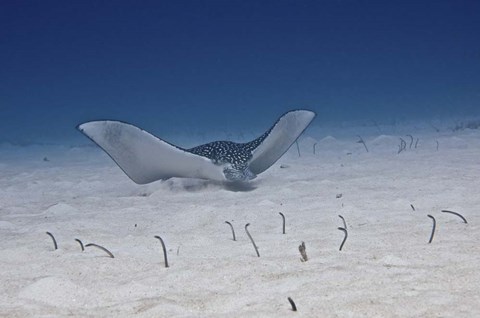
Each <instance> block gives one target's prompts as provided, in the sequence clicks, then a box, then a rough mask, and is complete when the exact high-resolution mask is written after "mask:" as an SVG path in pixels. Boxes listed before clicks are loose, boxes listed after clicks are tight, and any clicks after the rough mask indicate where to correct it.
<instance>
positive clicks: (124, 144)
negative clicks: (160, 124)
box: [78, 121, 226, 184]
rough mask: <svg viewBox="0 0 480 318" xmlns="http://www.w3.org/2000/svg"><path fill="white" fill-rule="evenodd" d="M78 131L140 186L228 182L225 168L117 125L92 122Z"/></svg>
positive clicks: (135, 130) (131, 126)
mask: <svg viewBox="0 0 480 318" xmlns="http://www.w3.org/2000/svg"><path fill="white" fill-rule="evenodd" d="M78 129H79V130H80V131H81V132H83V133H84V134H85V135H87V136H88V137H89V138H90V139H92V140H93V141H94V142H95V143H96V144H97V145H99V146H100V147H101V148H102V149H103V150H104V151H105V152H106V153H107V154H108V155H109V156H110V157H111V158H112V159H113V160H114V161H115V162H116V163H117V164H118V165H119V166H120V168H121V169H122V170H123V171H124V172H125V173H126V174H127V175H128V176H129V177H130V179H132V180H133V181H134V182H136V183H138V184H145V183H150V182H153V181H156V180H160V179H169V178H172V177H184V178H200V179H210V180H218V181H225V180H226V179H225V176H224V174H223V167H222V166H221V165H215V164H213V163H212V161H211V160H209V159H208V158H205V157H202V156H198V155H195V154H192V153H189V152H186V151H184V150H182V149H179V148H177V147H175V146H173V145H171V144H169V143H167V142H165V141H163V140H161V139H159V138H157V137H155V136H153V135H151V134H149V133H148V132H146V131H144V130H142V129H140V128H138V127H135V126H133V125H130V124H126V123H122V122H118V121H92V122H88V123H84V124H82V125H79V126H78Z"/></svg>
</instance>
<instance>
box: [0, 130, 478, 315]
mask: <svg viewBox="0 0 480 318" xmlns="http://www.w3.org/2000/svg"><path fill="white" fill-rule="evenodd" d="M427 126H428V125H427ZM427 126H425V127H426V128H425V129H419V128H416V127H414V126H412V127H404V128H403V129H396V130H395V131H393V132H392V130H390V132H389V133H383V134H382V133H381V131H380V129H378V130H379V131H378V132H376V133H375V130H372V131H370V133H366V135H365V136H364V137H363V138H364V140H365V142H366V144H367V146H368V148H369V152H368V153H367V152H366V151H365V148H364V147H363V145H362V144H360V143H357V142H356V141H357V139H358V138H357V137H356V133H355V130H354V129H352V130H351V134H350V135H349V133H348V132H347V133H344V134H343V136H344V137H341V138H335V137H332V136H335V134H331V136H328V137H325V136H326V135H323V136H322V134H321V132H319V131H315V129H310V130H309V131H307V132H306V133H305V135H304V136H302V137H301V139H300V141H299V145H300V150H301V157H299V156H298V153H297V148H296V147H295V145H294V146H293V147H292V148H291V149H290V150H289V152H288V153H287V154H285V156H284V157H282V158H281V159H280V160H279V161H278V162H277V163H276V164H275V165H274V166H272V167H271V168H270V169H269V170H267V171H266V172H265V173H263V174H261V175H260V176H259V177H258V178H257V179H255V180H254V181H253V182H251V183H249V184H247V185H224V184H219V183H215V182H209V181H203V180H193V179H171V180H167V181H163V182H155V183H152V184H149V185H145V186H139V185H136V184H135V183H133V182H132V181H130V180H129V179H128V177H126V176H125V175H124V174H123V172H122V171H121V170H120V169H119V168H118V167H117V166H116V165H115V164H114V163H113V162H112V161H111V160H110V159H109V158H108V156H107V155H106V154H104V153H103V152H102V151H101V150H100V149H99V148H97V147H93V146H83V147H66V146H27V147H18V146H11V145H5V144H4V145H1V146H0V188H1V191H0V255H1V256H0V316H5V317H59V316H73V317H112V316H117V317H118V316H119V317H123V316H138V317H227V316H228V317H294V316H297V317H480V290H479V282H480V271H479V269H480V267H479V266H480V244H479V243H480V228H479V226H478V224H480V193H479V189H480V130H469V129H466V130H462V131H456V132H454V131H452V130H448V129H443V130H441V131H440V132H435V131H434V130H433V129H430V130H429V127H427ZM409 132H410V133H411V134H412V135H413V138H414V142H413V144H412V145H411V146H410V142H411V141H410V137H407V136H406V134H408V133H409ZM345 136H346V137H345ZM399 137H401V138H403V139H404V140H405V141H406V149H405V150H404V151H402V152H401V153H400V154H398V153H397V152H398V150H399V143H400V139H399ZM417 138H419V142H418V144H417V147H415V142H416V139H417ZM437 141H438V149H437ZM315 143H316V145H315V152H316V154H313V145H314V144H315ZM412 206H413V208H414V209H415V211H414V210H413V208H412ZM443 209H446V210H453V211H457V212H460V213H461V214H462V215H463V216H464V217H465V218H466V219H467V221H468V224H465V223H463V222H462V220H461V219H460V218H459V217H457V216H455V215H452V214H447V213H442V212H441V210H443ZM279 212H282V213H283V214H284V215H285V217H286V234H282V218H281V216H280V215H279ZM428 214H430V215H432V216H433V217H435V219H436V225H437V228H436V232H435V236H434V238H433V241H432V243H431V244H429V243H428V241H429V238H430V235H431V232H432V223H433V222H432V219H431V218H429V217H427V215H428ZM338 215H342V216H343V217H344V218H345V220H346V223H347V229H348V239H347V241H346V242H345V245H344V247H343V250H342V251H339V247H340V244H341V242H342V240H343V238H344V233H343V232H342V231H340V230H338V227H342V226H343V225H342V220H341V219H340V218H339V216H338ZM225 221H229V222H231V223H232V225H233V227H234V229H235V231H236V237H237V240H236V241H234V240H233V239H232V234H231V230H230V228H229V226H228V225H227V224H226V223H225ZM247 223H250V226H249V227H248V229H249V231H250V233H251V235H252V237H253V238H254V240H255V241H256V244H257V245H258V247H259V253H260V257H257V255H256V252H255V250H254V248H253V246H252V244H251V242H250V240H249V238H248V236H247V235H246V233H245V229H244V228H245V224H247ZM46 231H49V232H51V233H52V234H53V235H54V236H55V238H56V240H57V242H58V249H57V250H54V247H53V243H52V240H51V239H50V237H48V236H47V235H46ZM155 235H159V236H161V237H162V238H163V239H164V241H165V244H166V246H167V250H168V261H169V265H170V267H169V268H165V266H164V265H165V263H164V259H163V253H162V249H161V245H160V242H159V241H158V240H157V239H155V238H154V236H155ZM74 239H80V240H81V241H82V242H83V243H84V244H87V243H96V244H99V245H101V246H104V247H106V248H107V249H109V250H110V251H111V252H112V253H113V254H114V256H115V258H110V257H108V255H107V254H106V253H104V252H103V251H101V250H99V249H96V248H94V247H87V248H86V249H85V251H83V252H82V250H81V249H80V245H79V243H78V242H76V241H75V240H74ZM302 242H305V246H306V252H307V256H308V261H306V262H302V261H301V256H300V253H299V250H298V246H299V245H300V244H301V243H302ZM287 297H291V298H292V299H293V300H294V301H295V303H296V306H297V308H298V311H297V312H293V311H292V309H291V306H290V304H289V302H288V300H287Z"/></svg>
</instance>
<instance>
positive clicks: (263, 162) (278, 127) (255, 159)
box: [246, 110, 315, 174]
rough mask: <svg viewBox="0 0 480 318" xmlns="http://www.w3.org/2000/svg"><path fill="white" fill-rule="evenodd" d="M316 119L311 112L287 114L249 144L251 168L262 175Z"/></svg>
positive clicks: (297, 111)
mask: <svg viewBox="0 0 480 318" xmlns="http://www.w3.org/2000/svg"><path fill="white" fill-rule="evenodd" d="M314 118H315V113H314V112H312V111H309V110H294V111H290V112H288V113H286V114H285V115H283V116H282V117H280V119H278V120H277V122H276V123H275V124H274V125H273V127H272V128H270V130H268V131H267V132H266V133H265V134H263V135H262V136H261V137H259V138H257V139H255V140H253V141H251V142H249V143H247V144H246V145H247V147H251V148H252V159H251V160H250V163H249V168H250V170H251V172H252V173H254V174H260V173H262V172H264V171H265V170H267V169H268V168H269V167H271V166H272V165H273V164H274V163H275V162H276V161H277V160H278V159H280V157H281V156H282V155H283V154H284V153H285V152H287V150H288V149H289V148H290V146H291V145H292V144H293V143H294V142H295V140H297V138H298V137H299V136H300V135H301V134H302V133H303V131H304V130H305V129H306V128H307V127H308V125H309V124H310V123H311V122H312V120H313V119H314Z"/></svg>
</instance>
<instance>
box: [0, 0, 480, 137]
mask: <svg viewBox="0 0 480 318" xmlns="http://www.w3.org/2000/svg"><path fill="white" fill-rule="evenodd" d="M479 12H480V1H475V0H471V1H467V0H464V1H462V0H456V1H454V0H452V1H442V0H436V1H408V0H407V1H375V0H371V1H353V0H343V1H340V0H339V1H333V0H332V1H327V0H325V1H282V0H277V1H245V0H243V1H227V0H224V1H213V0H212V1H199V0H198V1H151V2H150V1H59V2H55V1H2V2H1V4H0V41H1V42H0V45H1V47H0V115H1V125H0V141H10V142H21V143H25V142H27V143H28V142H36V141H42V140H49V141H54V142H55V141H63V140H65V139H70V138H81V136H80V135H79V134H78V133H77V132H76V131H75V129H74V126H75V125H76V124H77V123H80V122H82V121H86V120H90V119H97V118H112V119H121V120H123V121H127V122H132V123H134V124H137V125H140V126H142V127H143V128H146V129H147V130H150V131H152V132H154V133H156V134H159V135H161V134H165V133H167V132H168V133H171V132H172V131H173V132H175V131H182V130H185V129H192V127H194V128H195V129H196V130H205V131H208V130H212V129H226V130H229V131H234V130H236V129H242V128H244V127H245V125H249V127H251V129H260V127H265V128H266V127H267V126H269V125H270V124H271V123H272V122H273V121H274V120H275V119H276V117H277V116H278V115H280V114H281V113H283V112H284V111H286V110H288V109H291V108H299V107H306V108H309V109H313V110H316V111H317V112H318V114H319V117H318V118H317V124H320V123H321V122H322V121H335V120H338V121H340V120H352V119H361V120H377V121H378V120H382V119H389V118H407V119H409V118H432V117H438V116H440V117H442V116H443V117H448V116H457V115H458V116H463V115H478V114H479V113H480V103H479V102H480V18H479ZM79 140H80V139H79Z"/></svg>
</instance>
